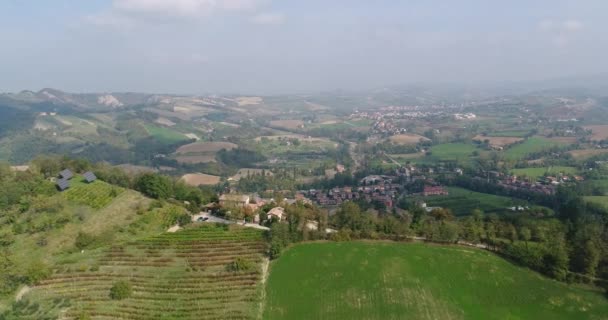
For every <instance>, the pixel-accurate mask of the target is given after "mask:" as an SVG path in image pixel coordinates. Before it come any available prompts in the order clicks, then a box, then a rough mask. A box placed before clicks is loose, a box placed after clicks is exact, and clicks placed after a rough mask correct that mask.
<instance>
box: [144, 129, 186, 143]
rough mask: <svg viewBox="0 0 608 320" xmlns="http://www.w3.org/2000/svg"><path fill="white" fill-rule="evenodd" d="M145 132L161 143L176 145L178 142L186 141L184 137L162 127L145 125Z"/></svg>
mask: <svg viewBox="0 0 608 320" xmlns="http://www.w3.org/2000/svg"><path fill="white" fill-rule="evenodd" d="M146 130H147V131H148V133H149V134H150V135H152V136H153V137H154V138H156V139H157V140H158V141H160V142H163V143H176V142H179V141H184V140H188V138H187V137H186V136H185V135H183V134H181V133H179V132H177V131H173V130H171V129H167V128H163V127H157V126H153V125H146Z"/></svg>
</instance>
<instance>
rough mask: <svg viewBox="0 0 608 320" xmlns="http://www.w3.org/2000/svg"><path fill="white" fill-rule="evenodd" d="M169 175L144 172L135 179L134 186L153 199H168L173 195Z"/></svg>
mask: <svg viewBox="0 0 608 320" xmlns="http://www.w3.org/2000/svg"><path fill="white" fill-rule="evenodd" d="M172 185H173V184H172V182H171V179H169V177H165V176H162V175H158V174H155V173H144V174H142V175H140V176H139V177H137V178H136V179H135V188H136V189H137V190H139V191H140V192H142V193H143V194H145V195H147V196H149V197H152V198H155V199H168V198H170V197H171V196H172V195H173V190H172Z"/></svg>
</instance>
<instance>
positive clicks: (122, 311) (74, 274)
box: [25, 225, 265, 320]
mask: <svg viewBox="0 0 608 320" xmlns="http://www.w3.org/2000/svg"><path fill="white" fill-rule="evenodd" d="M264 250H265V243H264V241H263V237H262V233H261V231H259V230H255V229H249V228H247V229H245V228H239V227H236V226H235V227H231V228H227V227H226V226H214V225H205V226H201V227H192V228H188V229H186V230H183V231H180V232H177V233H164V234H162V235H158V236H153V237H148V238H145V239H143V240H137V241H131V242H128V243H126V244H114V245H113V246H111V247H109V248H106V249H104V250H98V251H96V252H95V253H94V254H90V255H88V259H87V260H86V261H80V260H76V259H70V260H66V261H65V263H64V264H63V265H59V266H58V267H57V268H56V270H55V273H54V274H53V275H52V277H51V278H49V279H47V280H44V281H42V282H41V283H40V284H39V285H38V286H36V287H34V288H33V289H32V291H31V292H29V293H28V294H27V295H26V296H25V298H26V299H27V300H28V301H31V302H32V303H37V304H39V306H42V307H43V308H47V309H51V310H53V309H56V308H57V304H59V303H60V304H61V305H62V308H61V309H63V310H62V311H63V312H62V317H61V318H62V319H81V318H82V317H84V316H88V317H90V318H91V319H133V320H137V319H142V320H144V319H255V318H256V316H257V315H258V314H259V312H260V304H259V297H260V289H261V288H260V286H259V283H260V279H261V267H260V266H261V262H262V259H263V252H264ZM236 257H240V258H242V259H244V260H246V261H249V263H250V266H251V267H250V268H249V269H247V270H242V271H236V272H235V271H229V270H227V269H226V265H227V264H229V263H231V262H234V261H235V259H236ZM119 280H124V281H127V282H128V283H130V284H131V286H132V288H133V294H132V296H131V297H129V298H126V299H123V300H119V301H118V300H112V299H111V298H110V295H109V293H110V288H111V287H112V285H113V284H114V283H116V282H117V281H119ZM79 317H81V318H79ZM87 319H88V318H87Z"/></svg>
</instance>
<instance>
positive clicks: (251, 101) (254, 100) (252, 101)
mask: <svg viewBox="0 0 608 320" xmlns="http://www.w3.org/2000/svg"><path fill="white" fill-rule="evenodd" d="M262 101H263V100H262V98H261V97H238V98H236V102H237V103H238V104H239V106H241V107H242V106H249V105H257V104H260V103H262Z"/></svg>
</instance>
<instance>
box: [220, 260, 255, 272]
mask: <svg viewBox="0 0 608 320" xmlns="http://www.w3.org/2000/svg"><path fill="white" fill-rule="evenodd" d="M253 268H254V264H253V263H252V262H251V261H248V260H245V259H243V258H240V257H239V258H236V259H235V260H234V261H232V262H230V263H229V264H228V265H226V270H227V271H230V272H239V271H247V270H251V269H253Z"/></svg>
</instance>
